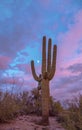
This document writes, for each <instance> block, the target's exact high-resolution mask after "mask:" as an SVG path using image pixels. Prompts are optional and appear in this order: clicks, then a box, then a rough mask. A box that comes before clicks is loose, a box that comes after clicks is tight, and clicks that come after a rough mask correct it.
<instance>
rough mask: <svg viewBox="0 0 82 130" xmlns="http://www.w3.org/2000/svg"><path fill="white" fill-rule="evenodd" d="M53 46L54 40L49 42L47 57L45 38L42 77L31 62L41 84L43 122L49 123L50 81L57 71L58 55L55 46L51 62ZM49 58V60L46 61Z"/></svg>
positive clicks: (35, 77)
mask: <svg viewBox="0 0 82 130" xmlns="http://www.w3.org/2000/svg"><path fill="white" fill-rule="evenodd" d="M51 46H52V40H51V39H49V40H48V56H47V57H46V37H45V36H44V37H43V45H42V72H41V75H42V76H37V74H36V72H35V67H34V61H33V60H32V61H31V69H32V74H33V77H34V79H35V80H36V81H38V82H41V91H42V122H43V123H46V124H48V123H49V100H50V91H49V81H50V80H51V79H52V78H53V76H54V74H55V70H56V54H57V46H56V45H54V46H53V58H52V60H51ZM46 58H47V59H46Z"/></svg>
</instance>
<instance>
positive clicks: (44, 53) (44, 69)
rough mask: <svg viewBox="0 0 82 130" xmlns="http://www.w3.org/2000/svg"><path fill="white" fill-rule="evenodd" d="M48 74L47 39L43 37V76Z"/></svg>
mask: <svg viewBox="0 0 82 130" xmlns="http://www.w3.org/2000/svg"><path fill="white" fill-rule="evenodd" d="M45 72H46V37H45V36H44V37H43V46H42V74H43V75H44V73H45Z"/></svg>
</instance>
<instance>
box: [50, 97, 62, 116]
mask: <svg viewBox="0 0 82 130" xmlns="http://www.w3.org/2000/svg"><path fill="white" fill-rule="evenodd" d="M62 111H63V107H62V106H61V103H60V102H59V101H55V100H54V99H53V97H52V96H51V97H50V115H51V116H57V115H58V114H60V113H61V112H62Z"/></svg>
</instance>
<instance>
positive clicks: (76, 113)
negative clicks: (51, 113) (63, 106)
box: [57, 95, 82, 130]
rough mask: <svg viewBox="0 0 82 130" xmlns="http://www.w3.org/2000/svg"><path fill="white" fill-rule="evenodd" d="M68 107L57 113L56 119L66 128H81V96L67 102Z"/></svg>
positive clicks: (69, 129) (68, 129) (76, 129)
mask: <svg viewBox="0 0 82 130" xmlns="http://www.w3.org/2000/svg"><path fill="white" fill-rule="evenodd" d="M67 104H68V109H67V110H65V111H64V112H63V113H61V114H60V115H58V118H57V120H58V121H59V122H61V123H62V125H63V126H64V127H65V128H66V129H67V130H82V96H81V95H80V96H79V99H77V98H75V99H74V100H72V102H67Z"/></svg>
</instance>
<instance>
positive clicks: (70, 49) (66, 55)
mask: <svg viewBox="0 0 82 130" xmlns="http://www.w3.org/2000/svg"><path fill="white" fill-rule="evenodd" d="M81 40H82V10H80V11H79V12H78V13H77V14H76V16H75V24H73V25H71V26H70V27H69V30H68V31H67V32H66V33H64V34H61V35H60V36H59V37H58V41H59V42H60V43H61V44H59V46H58V49H59V52H58V53H59V54H58V58H59V60H62V61H63V60H64V61H65V60H66V61H67V60H70V59H71V58H72V59H73V57H74V56H75V53H76V50H77V49H78V47H79V42H80V41H81Z"/></svg>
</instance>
